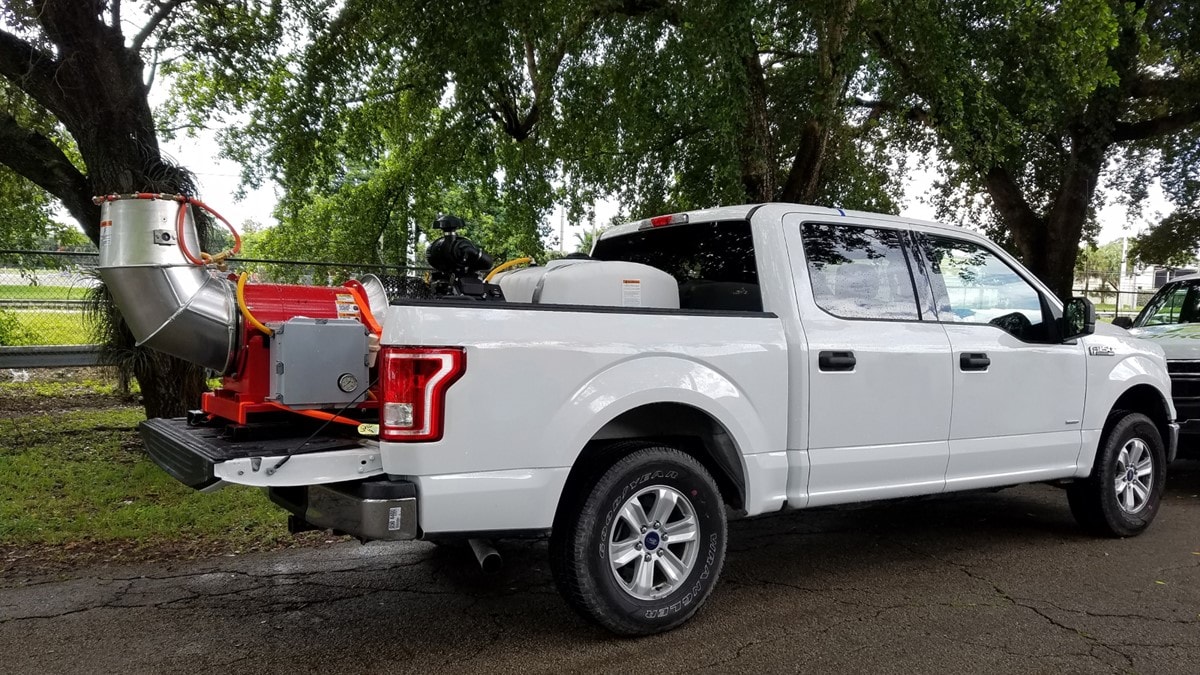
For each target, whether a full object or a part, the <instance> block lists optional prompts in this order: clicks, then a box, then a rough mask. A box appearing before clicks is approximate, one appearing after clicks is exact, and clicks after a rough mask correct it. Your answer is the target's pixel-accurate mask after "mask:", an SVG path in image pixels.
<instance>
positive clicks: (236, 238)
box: [138, 194, 242, 266]
mask: <svg viewBox="0 0 1200 675" xmlns="http://www.w3.org/2000/svg"><path fill="white" fill-rule="evenodd" d="M156 197H157V195H145V194H139V195H138V198H139V199H150V198H156ZM175 199H176V201H178V202H179V214H178V215H177V216H176V217H175V239H176V240H177V241H179V250H180V251H182V252H183V257H184V258H187V259H188V262H190V263H192V264H193V265H198V266H203V265H205V264H206V263H205V261H204V260H201V259H199V258H196V257H195V256H193V255H192V252H191V251H189V250H188V247H187V243H186V242H185V240H184V238H183V221H184V215H185V213H186V209H187V207H188V205H189V204H191V205H192V206H197V207H199V208H201V209H203V210H204V211H207V212H208V213H209V214H211V215H212V216H213V217H214V218H216V219H217V220H219V221H221V222H222V223H224V224H225V227H227V228H229V232H230V233H231V234H233V248H232V249H230V252H229V255H237V253H238V252H239V251H241V250H242V237H241V235H239V234H238V232H237V230H235V229H234V228H233V225H231V224H230V222H229V221H228V220H226V219H225V216H222V215H221V214H219V213H217V212H216V211H215V210H213V208H212V207H210V206H209V205H208V204H205V203H204V202H202V201H200V200H199V199H192V198H191V197H188V196H186V195H178V196H177V197H175ZM201 255H202V256H203V255H204V254H203V253H201Z"/></svg>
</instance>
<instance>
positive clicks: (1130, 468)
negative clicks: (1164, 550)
mask: <svg viewBox="0 0 1200 675" xmlns="http://www.w3.org/2000/svg"><path fill="white" fill-rule="evenodd" d="M1106 427H1107V431H1106V432H1105V435H1104V437H1103V439H1101V441H1100V448H1099V449H1098V450H1097V452H1096V464H1095V466H1094V467H1093V469H1092V475H1091V476H1089V477H1088V478H1087V479H1086V480H1082V481H1078V482H1076V483H1074V484H1072V485H1071V486H1069V487H1068V488H1067V499H1068V500H1069V501H1070V504H1071V513H1073V514H1074V515H1075V519H1076V520H1077V521H1078V522H1079V524H1080V525H1082V526H1083V527H1084V528H1085V529H1087V530H1089V531H1091V532H1092V533H1094V534H1098V535H1101V536H1106V537H1132V536H1134V535H1136V534H1140V533H1141V532H1142V531H1143V530H1145V529H1146V528H1147V527H1149V526H1150V523H1151V522H1152V521H1153V520H1154V516H1155V515H1156V514H1157V513H1158V506H1159V502H1160V501H1161V500H1162V492H1163V484H1164V482H1165V480H1166V466H1167V461H1166V449H1165V448H1164V446H1163V441H1162V436H1161V435H1160V434H1159V432H1158V427H1156V426H1155V425H1154V422H1153V421H1151V420H1150V418H1149V417H1146V416H1145V415H1143V414H1141V413H1131V412H1124V411H1118V412H1115V413H1113V415H1112V416H1111V417H1110V418H1109V422H1108V424H1107V425H1106Z"/></svg>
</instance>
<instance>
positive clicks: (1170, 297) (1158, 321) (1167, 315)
mask: <svg viewBox="0 0 1200 675" xmlns="http://www.w3.org/2000/svg"><path fill="white" fill-rule="evenodd" d="M1197 320H1200V279H1195V280H1192V281H1177V282H1174V283H1170V284H1167V285H1166V286H1163V287H1162V288H1161V289H1160V290H1159V291H1158V293H1156V294H1155V295H1154V297H1153V298H1151V299H1150V302H1148V303H1146V306H1145V307H1143V308H1142V311H1141V313H1139V314H1138V317H1137V320H1135V321H1134V322H1133V326H1134V328H1142V327H1144V326H1162V325H1166V324H1176V323H1193V322H1195V321H1197Z"/></svg>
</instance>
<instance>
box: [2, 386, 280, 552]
mask: <svg viewBox="0 0 1200 675" xmlns="http://www.w3.org/2000/svg"><path fill="white" fill-rule="evenodd" d="M8 393H10V392H8V391H5V392H4V394H5V395H7V394H8ZM142 419H143V414H142V411H141V410H140V409H137V408H109V409H106V410H78V411H60V412H56V413H54V414H52V415H46V414H33V415H24V416H15V417H9V418H7V419H2V420H0V495H3V498H2V499H0V542H4V543H5V544H8V545H14V546H30V545H51V546H55V545H64V544H76V543H79V542H86V543H91V544H116V543H120V544H133V545H135V546H155V545H161V544H189V545H196V544H201V545H202V544H204V543H206V542H212V543H213V544H214V546H217V547H219V548H220V549H223V550H228V549H229V548H230V547H235V548H237V547H249V548H257V547H260V546H264V545H266V546H272V545H275V544H277V543H281V542H282V541H284V540H286V538H287V536H288V535H287V528H286V519H285V514H284V513H283V511H282V510H281V509H279V508H278V507H276V506H274V505H273V504H271V503H270V501H268V500H267V498H266V496H265V495H264V494H263V493H262V492H261V491H260V490H256V489H252V488H246V487H241V486H234V487H230V488H226V489H224V490H221V491H219V492H215V493H211V494H204V493H200V492H196V491H194V490H192V489H190V488H187V487H185V486H183V485H182V484H180V483H178V482H176V481H175V479H173V478H171V477H170V476H168V475H167V474H166V473H164V472H163V471H162V470H161V469H159V468H158V467H157V466H155V465H154V463H153V462H151V461H150V460H149V459H148V458H147V457H146V455H145V453H144V451H143V450H142V445H141V442H140V440H139V438H138V435H137V433H136V426H137V423H138V422H139V421H141V420H142Z"/></svg>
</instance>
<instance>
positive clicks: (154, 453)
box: [138, 417, 360, 490]
mask: <svg viewBox="0 0 1200 675" xmlns="http://www.w3.org/2000/svg"><path fill="white" fill-rule="evenodd" d="M138 428H139V430H140V431H141V434H142V441H143V442H144V443H145V445H146V452H147V453H148V454H149V455H150V458H151V459H152V460H154V463H155V464H157V465H158V466H159V467H161V468H162V469H163V470H164V471H166V472H167V473H169V474H171V476H173V477H174V478H175V479H176V480H178V481H179V482H181V483H183V484H184V485H188V486H191V487H193V488H196V489H197V490H200V489H203V488H206V487H208V486H210V485H213V484H214V483H216V482H217V480H218V479H217V478H216V477H215V476H214V475H213V465H215V464H218V463H220V462H224V461H226V460H230V459H239V458H242V457H272V456H279V455H289V454H290V455H299V454H307V453H310V452H326V451H329V450H343V449H348V448H357V447H360V443H359V442H358V441H357V440H356V439H353V438H347V437H344V436H316V437H314V438H313V439H312V440H310V441H309V442H308V443H307V444H305V445H304V446H303V447H301V444H302V443H304V441H305V439H307V438H308V434H307V433H306V434H304V435H300V436H274V437H267V438H251V439H243V438H239V439H237V440H231V439H229V438H227V437H226V436H227V434H226V429H225V427H224V426H190V425H189V424H188V421H187V418H184V417H176V418H171V419H167V418H155V419H150V420H146V421H145V422H142V423H141V424H140V425H139V426H138Z"/></svg>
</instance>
